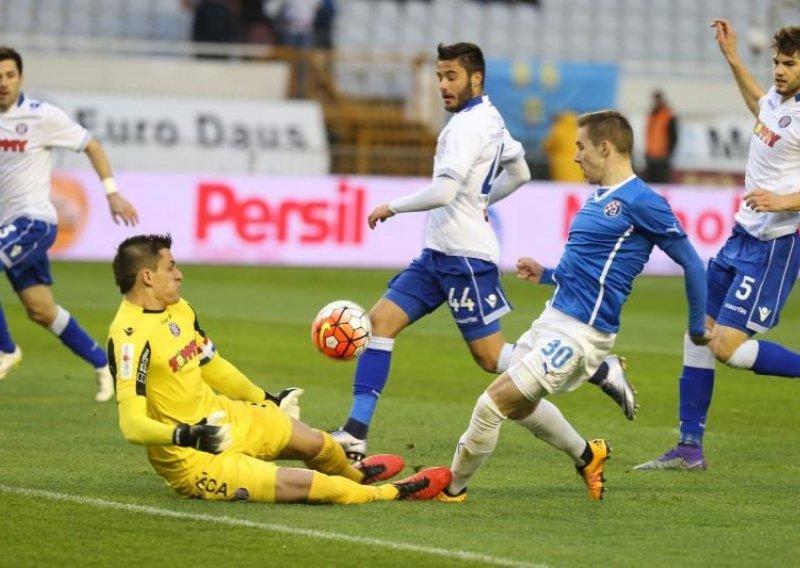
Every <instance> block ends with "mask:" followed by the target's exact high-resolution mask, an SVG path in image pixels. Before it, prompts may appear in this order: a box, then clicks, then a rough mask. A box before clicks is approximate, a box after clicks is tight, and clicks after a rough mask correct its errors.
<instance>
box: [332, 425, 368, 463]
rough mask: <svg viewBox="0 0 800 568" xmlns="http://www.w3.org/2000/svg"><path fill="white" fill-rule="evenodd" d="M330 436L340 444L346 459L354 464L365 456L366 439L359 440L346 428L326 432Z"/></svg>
mask: <svg viewBox="0 0 800 568" xmlns="http://www.w3.org/2000/svg"><path fill="white" fill-rule="evenodd" d="M328 434H330V435H331V438H333V439H334V440H336V442H337V443H338V444H339V445H340V446H342V449H343V450H344V453H345V455H346V456H347V459H349V460H350V463H352V464H355V463H358V462H360V461H362V460H363V459H364V458H365V457H366V456H367V441H366V440H360V439H358V438H356V437H355V436H353V435H352V434H351V433H350V432H347V431H346V430H341V429H340V430H331V431H329V432H328Z"/></svg>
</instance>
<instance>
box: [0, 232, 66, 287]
mask: <svg viewBox="0 0 800 568" xmlns="http://www.w3.org/2000/svg"><path fill="white" fill-rule="evenodd" d="M56 231H57V226H56V225H53V224H52V223H47V222H46V221H36V220H34V219H28V218H27V217H17V218H16V219H14V220H12V221H10V222H8V223H6V224H5V225H2V226H0V262H2V263H3V268H4V269H5V271H6V276H7V277H8V281H9V282H10V283H11V287H12V288H13V289H14V291H15V292H19V291H21V290H25V289H26V288H30V287H31V286H35V285H36V284H46V285H47V286H49V285H51V284H52V283H53V277H52V275H51V274H50V260H49V259H48V258H47V250H48V249H49V248H50V247H51V246H53V243H54V242H55V240H56Z"/></svg>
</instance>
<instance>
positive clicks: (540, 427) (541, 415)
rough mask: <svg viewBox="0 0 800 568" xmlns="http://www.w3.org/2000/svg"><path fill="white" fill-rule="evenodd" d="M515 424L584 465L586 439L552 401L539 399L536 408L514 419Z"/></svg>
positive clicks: (577, 463) (578, 463)
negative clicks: (526, 414) (582, 458)
mask: <svg viewBox="0 0 800 568" xmlns="http://www.w3.org/2000/svg"><path fill="white" fill-rule="evenodd" d="M514 422H516V423H517V424H519V425H520V426H522V427H523V428H525V429H526V430H528V431H530V432H531V433H533V435H534V436H536V437H537V438H539V439H540V440H543V441H545V442H547V443H548V444H550V445H551V446H553V447H554V448H558V449H559V450H561V451H562V452H565V453H566V454H567V455H569V456H570V457H571V458H572V459H573V461H574V462H575V464H576V465H584V464H583V460H581V455H583V451H584V450H585V449H586V440H584V439H583V438H582V437H581V435H580V434H578V433H577V432H576V431H575V428H573V427H572V424H570V423H569V422H567V419H566V418H564V415H563V414H561V411H560V410H559V409H558V407H557V406H556V405H555V404H553V403H552V402H550V401H548V400H546V399H541V400H540V401H539V404H538V405H537V406H536V410H534V411H533V412H531V413H530V414H529V415H528V416H527V417H526V418H523V419H521V420H514Z"/></svg>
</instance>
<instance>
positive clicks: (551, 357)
mask: <svg viewBox="0 0 800 568" xmlns="http://www.w3.org/2000/svg"><path fill="white" fill-rule="evenodd" d="M539 352H540V353H541V354H542V355H544V358H545V360H546V361H547V363H548V364H549V365H550V366H551V367H552V368H553V369H554V370H556V371H558V370H561V369H562V368H563V367H564V366H565V365H566V364H567V363H569V362H570V360H571V359H572V358H573V357H574V356H575V351H574V350H573V349H572V347H570V346H569V345H566V344H564V343H562V341H561V340H560V339H554V340H552V341H551V342H549V343H548V344H547V345H545V346H544V347H541V348H540V349H539Z"/></svg>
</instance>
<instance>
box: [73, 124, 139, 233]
mask: <svg viewBox="0 0 800 568" xmlns="http://www.w3.org/2000/svg"><path fill="white" fill-rule="evenodd" d="M84 152H86V155H87V156H88V158H89V161H90V162H91V163H92V167H93V168H94V171H95V172H97V176H98V177H99V178H100V181H101V182H102V183H103V187H104V188H105V190H106V197H107V198H108V207H109V209H110V210H111V218H112V219H114V222H115V223H117V224H119V222H120V221H122V222H123V223H124V224H125V225H128V226H131V227H132V226H134V225H136V223H138V222H139V213H137V211H136V208H135V207H134V206H133V205H131V203H130V202H129V201H128V200H127V199H125V198H124V197H122V195H121V194H120V193H119V190H118V189H117V184H116V182H115V181H114V177H113V174H112V171H111V162H109V160H108V156H106V152H105V150H103V146H102V145H101V144H100V142H98V141H97V140H95V139H94V138H92V139H91V140H89V143H88V144H87V145H86V148H85V149H84Z"/></svg>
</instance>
